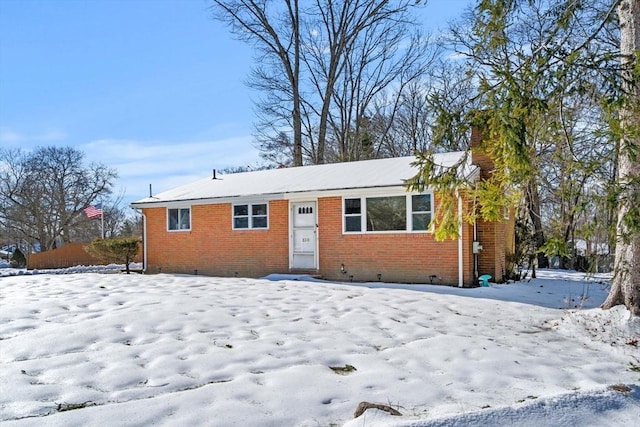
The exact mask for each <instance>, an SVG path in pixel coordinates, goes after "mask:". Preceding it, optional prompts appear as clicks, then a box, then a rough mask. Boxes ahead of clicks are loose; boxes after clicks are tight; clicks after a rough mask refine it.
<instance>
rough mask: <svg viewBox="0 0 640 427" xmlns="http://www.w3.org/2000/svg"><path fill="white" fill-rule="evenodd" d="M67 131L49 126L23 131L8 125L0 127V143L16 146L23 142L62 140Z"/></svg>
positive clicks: (65, 136)
mask: <svg viewBox="0 0 640 427" xmlns="http://www.w3.org/2000/svg"><path fill="white" fill-rule="evenodd" d="M66 138H67V133H66V132H64V131H62V130H59V129H55V128H49V129H44V130H42V131H39V132H37V133H24V132H20V131H17V130H15V129H11V128H8V127H0V143H2V144H3V145H8V146H16V145H21V144H24V143H48V142H58V141H64V140H65V139H66Z"/></svg>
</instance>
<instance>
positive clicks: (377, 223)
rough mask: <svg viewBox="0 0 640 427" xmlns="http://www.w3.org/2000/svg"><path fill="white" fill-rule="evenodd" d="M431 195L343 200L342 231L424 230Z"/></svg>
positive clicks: (429, 208)
mask: <svg viewBox="0 0 640 427" xmlns="http://www.w3.org/2000/svg"><path fill="white" fill-rule="evenodd" d="M432 210H433V209H432V196H431V194H413V195H402V196H385V197H359V198H345V199H344V231H345V233H358V232H363V231H364V232H385V231H428V230H429V223H430V222H431V217H432Z"/></svg>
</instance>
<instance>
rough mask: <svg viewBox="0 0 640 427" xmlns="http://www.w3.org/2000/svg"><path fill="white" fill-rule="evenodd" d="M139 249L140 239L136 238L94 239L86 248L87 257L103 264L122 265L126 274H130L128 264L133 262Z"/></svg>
mask: <svg viewBox="0 0 640 427" xmlns="http://www.w3.org/2000/svg"><path fill="white" fill-rule="evenodd" d="M139 249H140V239H139V238H137V237H122V238H118V239H96V240H94V241H93V242H91V243H90V244H89V245H88V246H87V247H86V251H87V252H88V253H89V255H91V256H93V257H96V258H98V259H100V260H102V261H104V262H108V263H117V264H124V265H125V269H126V272H127V274H129V273H130V271H129V264H130V263H131V262H133V260H134V258H135V257H136V255H137V254H138V251H139Z"/></svg>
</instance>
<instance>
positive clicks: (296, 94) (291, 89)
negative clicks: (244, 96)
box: [213, 0, 302, 166]
mask: <svg viewBox="0 0 640 427" xmlns="http://www.w3.org/2000/svg"><path fill="white" fill-rule="evenodd" d="M213 3H214V14H215V17H216V18H218V19H219V20H221V21H222V22H225V23H227V24H228V25H229V27H230V28H231V31H232V32H233V33H234V34H235V35H236V36H238V37H239V38H240V39H241V40H244V41H247V42H250V43H253V44H254V45H255V46H256V47H257V49H258V51H259V52H260V56H259V64H260V65H258V66H256V67H255V68H254V71H253V74H254V76H253V78H252V79H251V80H250V84H251V85H252V86H254V87H256V88H258V89H263V90H266V91H267V92H268V94H270V96H272V97H276V98H278V99H277V100H274V99H273V98H268V99H267V101H266V103H264V104H263V105H264V106H266V107H267V109H274V108H279V109H281V108H283V107H285V106H290V107H291V109H290V111H289V112H288V113H289V114H290V116H291V125H292V128H293V165H294V166H301V165H302V118H301V107H300V103H301V98H300V47H301V35H300V29H301V28H300V25H301V22H300V9H299V6H298V0H286V1H284V2H283V3H284V6H285V7H284V10H282V9H279V8H278V7H277V6H274V5H273V2H270V1H268V0H231V1H222V0H213ZM274 101H275V102H274ZM285 108H286V107H285ZM270 113H277V114H278V116H280V118H281V117H282V116H283V112H282V111H281V110H279V111H277V110H275V109H274V110H273V111H271V112H270Z"/></svg>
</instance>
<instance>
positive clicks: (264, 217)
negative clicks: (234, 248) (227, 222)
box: [233, 203, 269, 230]
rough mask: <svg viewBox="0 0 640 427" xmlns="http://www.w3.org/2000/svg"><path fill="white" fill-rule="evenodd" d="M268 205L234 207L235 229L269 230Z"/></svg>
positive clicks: (257, 204)
mask: <svg viewBox="0 0 640 427" xmlns="http://www.w3.org/2000/svg"><path fill="white" fill-rule="evenodd" d="M268 226H269V221H268V210H267V204H266V203H256V204H245V205H233V229H234V230H243V229H250V228H268Z"/></svg>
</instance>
